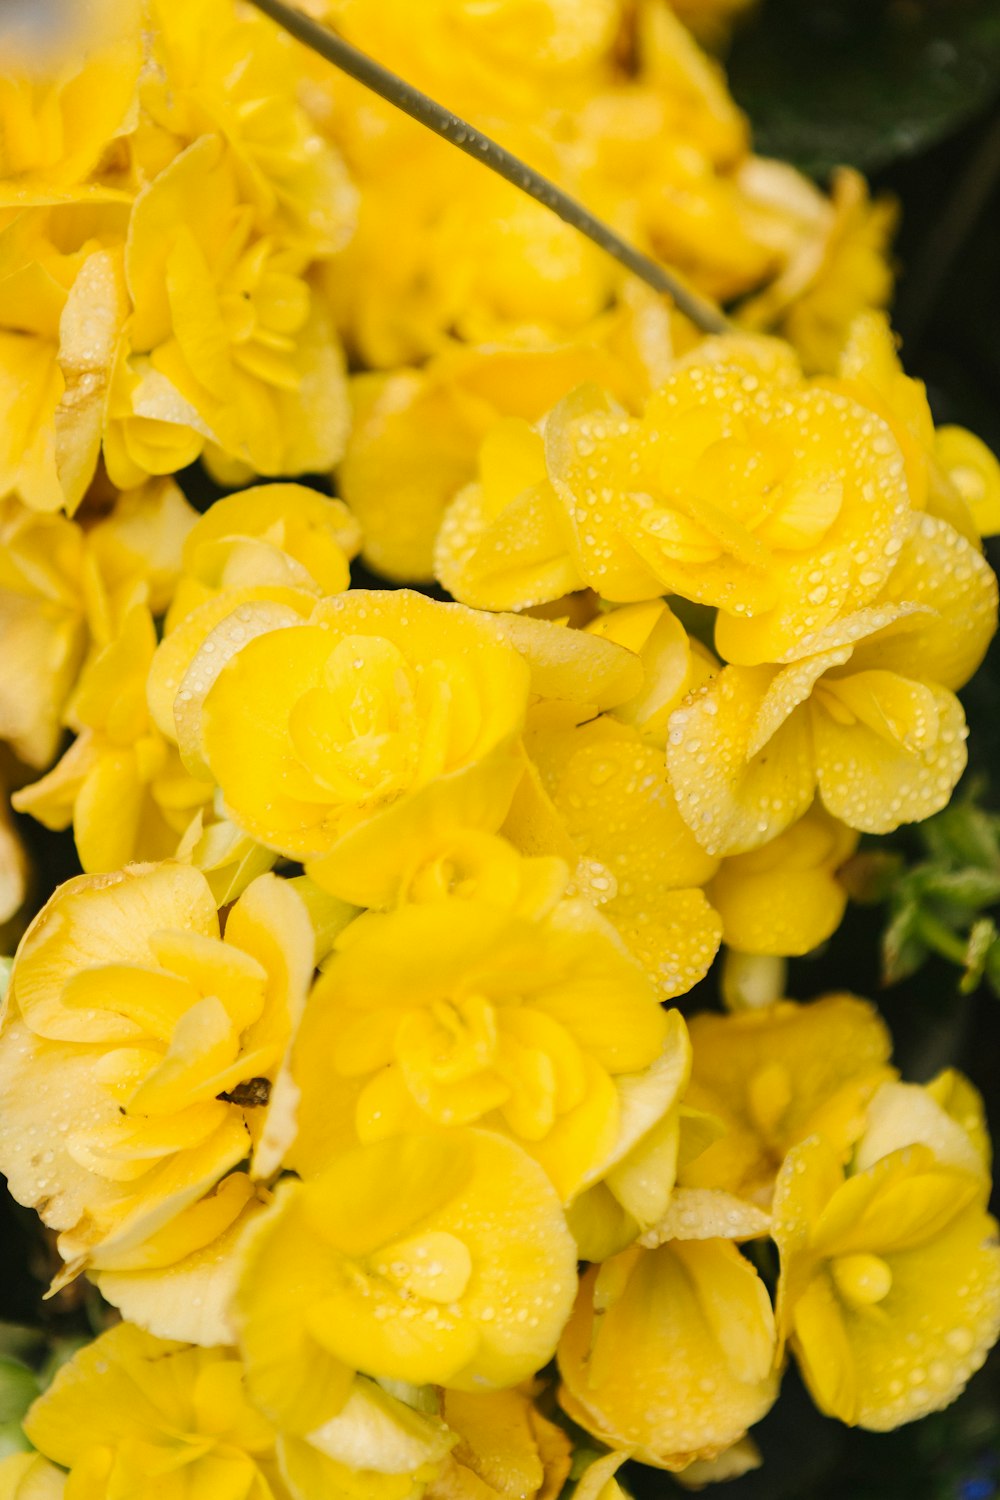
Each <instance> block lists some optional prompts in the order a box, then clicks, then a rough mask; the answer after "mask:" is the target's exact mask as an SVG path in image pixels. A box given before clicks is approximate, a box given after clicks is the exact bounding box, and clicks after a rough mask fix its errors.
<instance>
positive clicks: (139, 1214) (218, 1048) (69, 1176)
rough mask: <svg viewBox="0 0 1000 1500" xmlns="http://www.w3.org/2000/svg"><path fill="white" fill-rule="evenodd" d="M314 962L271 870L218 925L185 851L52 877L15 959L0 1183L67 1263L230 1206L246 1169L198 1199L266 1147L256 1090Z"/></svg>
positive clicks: (180, 1238)
mask: <svg viewBox="0 0 1000 1500" xmlns="http://www.w3.org/2000/svg"><path fill="white" fill-rule="evenodd" d="M312 966H313V934H312V928H311V926H310V924H309V919H308V916H307V914H306V911H305V908H304V907H303V906H302V904H301V902H300V901H299V899H298V897H297V896H296V895H295V893H294V891H293V890H292V889H291V888H290V886H289V885H288V884H287V883H286V882H283V881H281V880H278V879H277V878H276V877H274V876H272V875H265V876H263V877H261V879H259V880H257V881H255V882H254V884H253V885H252V886H251V887H250V888H249V889H248V890H247V891H246V892H245V894H244V895H243V896H242V897H241V898H240V900H239V901H238V902H237V903H236V905H235V906H234V907H232V909H231V910H230V912H229V914H228V919H227V922H226V929H225V936H224V938H223V937H220V927H219V917H218V913H217V911H216V906H215V901H214V900H213V898H212V895H211V891H210V890H209V887H208V884H207V882H206V881H205V878H204V876H202V875H201V874H200V873H199V872H198V871H197V870H194V869H192V868H191V867H189V866H186V865H180V864H164V865H159V866H149V865H146V866H143V865H137V866H133V867H132V868H130V869H129V870H126V871H124V872H122V873H121V874H116V875H108V876H80V877H78V878H77V879H75V880H71V881H69V882H68V883H67V884H66V885H64V886H61V887H60V888H59V889H58V890H57V891H56V894H55V895H54V896H53V897H52V899H51V900H50V901H49V903H48V904H47V905H46V906H45V908H44V909H43V911H42V912H41V914H40V915H39V916H38V917H37V918H36V920H35V922H34V923H33V924H32V926H31V927H30V929H29V930H28V933H27V934H26V936H25V938H24V940H23V942H22V943H21V946H20V948H19V950H18V954H17V957H16V959H15V963H14V970H13V975H12V980H11V991H10V996H9V999H8V1011H7V1014H6V1016H5V1020H4V1026H3V1033H2V1038H0V1067H2V1070H3V1075H4V1083H5V1093H6V1106H5V1109H4V1113H3V1120H2V1135H0V1152H2V1160H3V1167H4V1170H5V1171H6V1173H7V1176H8V1179H9V1181H10V1187H11V1191H12V1192H13V1193H14V1195H15V1196H16V1197H17V1198H18V1199H19V1201H21V1202H23V1203H27V1204H31V1205H32V1206H33V1207H35V1208H36V1210H37V1211H38V1212H39V1213H40V1214H41V1216H42V1217H43V1219H44V1220H45V1222H46V1223H47V1224H50V1225H51V1226H52V1227H53V1228H55V1229H58V1230H60V1231H62V1233H61V1236H60V1241H59V1244H60V1249H61V1250H62V1253H63V1255H64V1258H65V1259H67V1260H68V1261H70V1262H71V1264H72V1267H73V1268H74V1269H82V1268H83V1267H84V1266H86V1265H90V1266H94V1267H96V1268H97V1269H98V1270H101V1269H102V1268H106V1269H108V1270H128V1269H130V1268H133V1267H134V1268H140V1269H141V1268H142V1267H143V1266H145V1265H147V1264H149V1263H151V1264H152V1265H154V1266H155V1265H156V1264H157V1263H159V1264H170V1263H171V1261H172V1260H174V1261H176V1260H178V1259H180V1258H182V1257H183V1256H184V1255H186V1254H188V1253H190V1252H191V1251H192V1250H195V1249H198V1248H200V1247H201V1246H202V1245H204V1244H205V1243H207V1241H208V1240H210V1239H212V1238H214V1237H215V1236H216V1235H217V1234H218V1233H220V1232H221V1230H222V1229H223V1228H225V1227H227V1226H228V1224H229V1223H231V1222H232V1221H233V1219H234V1218H235V1217H236V1215H237V1214H238V1213H239V1212H241V1211H242V1209H243V1208H244V1207H245V1205H246V1203H247V1200H248V1193H249V1188H248V1186H247V1185H246V1179H245V1178H244V1179H242V1181H243V1184H244V1186H243V1188H242V1189H240V1190H239V1191H238V1190H237V1189H239V1188H240V1184H239V1182H236V1183H235V1184H232V1185H231V1186H230V1188H229V1189H228V1190H227V1194H226V1195H223V1197H222V1198H221V1199H220V1200H219V1201H217V1202H216V1201H213V1202H212V1203H211V1204H210V1205H209V1206H207V1207H206V1206H205V1205H204V1204H203V1203H200V1202H199V1200H202V1199H203V1198H204V1195H205V1194H206V1193H207V1192H209V1191H210V1190H211V1189H212V1188H213V1187H214V1186H215V1185H216V1184H217V1183H219V1182H220V1180H221V1179H222V1178H223V1177H224V1176H225V1175H226V1173H227V1172H228V1171H229V1170H230V1169H231V1168H232V1167H234V1166H236V1165H237V1164H238V1163H239V1162H241V1161H243V1160H244V1159H245V1158H246V1157H248V1156H251V1155H253V1156H254V1157H255V1161H256V1166H257V1169H258V1170H261V1169H263V1170H264V1171H265V1172H270V1171H272V1170H273V1168H274V1165H276V1163H275V1161H274V1159H273V1158H274V1155H275V1146H274V1144H273V1142H272V1141H271V1140H270V1139H269V1137H268V1128H269V1124H270V1123H271V1122H272V1115H273V1114H275V1102H276V1101H271V1104H270V1106H269V1103H268V1101H269V1099H270V1094H271V1090H272V1086H274V1085H275V1082H276V1080H278V1079H279V1070H280V1068H281V1064H282V1061H283V1058H284V1054H285V1050H286V1048H287V1046H288V1043H289V1040H290V1037H291V1034H292V1031H293V1028H294V1026H295V1024H296V1022H297V1019H298V1015H299V1013H300V1011H301V1009H302V1005H303V1002H304V999H305V992H306V988H307V987H308V983H309V980H310V977H311V974H312ZM280 1114H281V1111H280V1110H278V1111H277V1114H276V1118H279V1119H280ZM185 1210H190V1212H189V1216H188V1218H187V1219H185V1220H184V1222H183V1223H182V1224H181V1225H180V1226H179V1227H178V1228H176V1229H175V1230H172V1231H171V1233H170V1234H169V1235H168V1236H167V1241H166V1242H165V1243H164V1242H162V1241H161V1242H160V1244H159V1245H158V1246H157V1250H156V1253H155V1254H152V1253H151V1254H150V1256H149V1257H147V1258H146V1259H144V1249H143V1247H144V1245H145V1244H146V1243H147V1242H148V1241H150V1239H151V1237H155V1236H156V1235H157V1233H158V1232H161V1231H166V1229H167V1227H168V1226H170V1225H171V1224H172V1221H174V1220H176V1219H177V1216H178V1215H182V1214H183V1213H184V1211H185ZM220 1221H221V1222H220ZM161 1256H162V1257H163V1258H162V1259H160V1257H161Z"/></svg>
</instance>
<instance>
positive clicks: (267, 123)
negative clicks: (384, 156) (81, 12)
mask: <svg viewBox="0 0 1000 1500" xmlns="http://www.w3.org/2000/svg"><path fill="white" fill-rule="evenodd" d="M86 11H87V16H86V21H85V23H84V22H82V23H81V24H83V25H84V27H85V32H86V40H85V44H84V45H83V46H81V42H80V37H79V36H78V35H77V34H76V29H75V28H67V30H66V32H65V34H64V35H61V36H60V39H59V41H58V42H57V43H53V45H52V47H51V48H49V49H46V50H43V51H42V52H41V53H40V54H38V53H35V52H33V51H31V50H26V51H25V52H24V54H23V55H18V52H17V50H16V49H15V50H14V52H13V54H12V56H11V57H10V59H9V64H8V57H7V49H6V44H5V72H6V74H7V76H5V79H4V81H3V84H2V85H0V142H2V145H0V399H2V405H3V409H4V412H5V418H4V425H3V431H2V434H0V496H6V495H8V494H15V495H17V496H18V497H19V498H20V499H21V500H22V501H23V502H24V503H25V504H27V505H28V506H30V507H31V508H32V509H35V510H39V511H43V512H47V511H56V510H59V509H61V508H63V507H65V509H66V510H68V511H69V512H70V513H72V512H73V511H74V510H75V509H76V507H77V506H78V505H79V504H80V503H81V501H82V500H83V498H84V496H85V494H86V492H87V490H88V487H89V485H90V483H91V480H92V479H93V477H94V474H95V471H96V469H97V466H98V462H99V460H100V459H101V457H102V456H103V463H104V465H105V466H106V468H107V472H108V474H109V475H110V477H111V479H112V481H113V482H114V484H115V485H117V486H118V487H119V488H120V489H123V490H128V489H132V488H134V487H136V486H138V485H140V484H141V483H142V482H143V481H144V480H145V479H146V478H147V477H148V476H150V475H165V474H172V473H174V472H175V471H176V470H178V469H181V468H183V467H184V466H185V465H186V464H189V463H191V462H192V461H193V460H194V459H196V458H198V457H199V455H201V454H203V453H206V454H208V455H210V456H214V457H215V458H216V460H217V462H219V463H220V464H223V465H228V466H229V467H231V466H232V465H234V464H235V465H238V466H249V467H250V468H251V469H252V470H255V471H257V472H259V473H262V474H279V473H289V472H292V473H297V472H301V471H303V470H322V469H326V468H329V467H330V465H331V464H332V463H333V462H334V461H335V460H336V459H337V458H338V457H339V456H340V452H341V450H342V447H343V439H344V433H345V424H346V415H347V412H346V395H345V386H344V373H343V359H342V355H341V353H340V348H339V343H338V340H337V337H336V334H335V332H334V329H333V325H332V319H331V315H330V311H329V308H328V306H327V304H326V301H325V299H324V298H323V297H322V296H320V295H319V294H318V293H317V292H316V291H315V290H314V288H313V285H312V278H313V277H314V275H315V273H316V270H317V267H318V266H320V265H321V264H322V263H323V262H324V261H325V260H327V259H328V258H329V257H330V256H332V255H333V254H334V253H335V252H336V251H338V250H339V249H340V247H341V245H342V244H343V242H344V240H345V239H346V238H347V237H348V235H349V234H350V232H351V228H352V225H353V219H354V213H355V191H354V189H353V187H352V186H351V185H350V183H349V181H348V178H347V174H346V171H345V169H344V167H343V165H342V163H341V161H340V158H339V156H338V155H337V153H336V151H335V150H334V148H333V147H332V146H331V145H330V144H329V143H328V142H327V141H326V140H325V139H324V137H323V136H322V134H321V133H320V132H319V130H318V129H317V127H316V125H315V123H314V122H313V121H312V120H311V118H310V117H309V115H308V114H307V113H306V111H305V110H304V109H303V108H302V106H301V105H300V103H299V101H298V93H299V91H300V89H301V88H302V87H303V85H304V74H303V64H302V59H301V58H300V56H299V54H298V52H297V50H296V49H295V48H294V47H293V45H292V43H291V42H290V41H288V39H286V38H283V37H282V36H281V35H279V33H278V32H277V31H276V30H275V28H274V27H273V26H271V25H269V24H268V23H267V22H266V21H264V20H263V18H261V17H255V16H254V14H253V13H252V12H249V11H247V10H244V9H243V8H242V7H240V6H237V5H236V4H235V3H234V0H213V3H212V4H211V5H209V6H207V7H206V6H204V5H201V4H198V3H194V0H181V3H180V4H175V3H173V0H171V3H160V0H128V3H126V4H123V5H121V4H114V3H110V0H95V3H94V4H92V5H89V6H87V7H86ZM8 67H9V71H8Z"/></svg>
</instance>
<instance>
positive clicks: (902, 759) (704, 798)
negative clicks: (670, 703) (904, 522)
mask: <svg viewBox="0 0 1000 1500" xmlns="http://www.w3.org/2000/svg"><path fill="white" fill-rule="evenodd" d="M996 609H997V585H996V578H995V577H994V575H993V573H992V571H991V569H990V568H989V567H988V566H987V564H986V563H985V562H984V560H983V558H982V556H981V554H980V553H979V552H978V550H977V549H976V548H975V547H973V546H972V545H971V544H970V543H969V542H967V541H966V540H965V538H964V537H961V536H959V534H958V532H956V531H955V530H953V528H952V527H951V526H949V525H948V524H947V522H945V521H940V520H937V519H936V518H935V517H932V516H928V515H926V514H923V515H921V514H917V515H914V516H913V517H912V519H911V523H910V528H909V532H908V535H907V538H906V541H905V542H904V543H903V544H902V546H901V549H900V551H899V552H898V554H897V555H896V559H895V567H894V569H893V571H892V573H891V575H890V577H889V579H888V581H887V583H886V584H885V585H884V586H883V589H882V591H881V594H880V596H879V598H878V599H877V600H876V601H875V602H874V603H873V604H872V605H871V606H869V607H868V608H867V609H862V610H858V611H857V612H856V613H854V614H851V615H847V616H846V617H845V618H843V619H841V620H839V621H837V622H835V623H834V624H832V625H828V626H827V627H826V628H825V629H822V630H817V631H815V632H814V633H813V634H812V635H810V636H807V637H804V638H803V639H802V641H801V642H800V644H799V645H798V646H797V647H795V648H794V649H793V650H792V651H790V652H789V653H788V654H787V655H786V656H785V657H784V658H783V662H784V663H785V664H784V665H779V666H758V667H744V666H729V667H726V668H724V670H723V671H722V672H720V674H719V675H718V677H716V678H714V679H713V680H712V681H711V682H710V683H708V684H707V685H706V686H704V687H702V688H701V689H699V690H698V691H697V692H696V693H695V694H693V696H692V697H691V698H689V699H688V700H687V702H686V703H685V704H684V705H683V706H682V707H681V708H679V709H676V710H675V712H674V714H673V716H672V718H671V721H670V736H669V744H668V748H667V763H668V766H669V768H670V775H671V779H672V781H673V785H674V788H675V791H676V794H677V802H678V806H679V808H680V811H681V815H682V816H683V818H684V819H685V821H686V822H687V824H688V826H689V827H690V828H691V829H692V830H693V832H694V833H695V836H696V837H697V838H698V840H699V842H701V843H702V844H703V845H704V847H705V848H706V849H708V850H710V851H711V852H713V853H716V854H741V853H745V852H746V851H748V850H750V849H755V848H757V847H758V846H759V845H761V844H764V843H767V842H768V840H770V839H772V838H774V837H775V836H776V835H777V834H779V833H781V832H782V831H783V830H784V829H786V828H788V827H789V825H790V824H792V823H794V822H795V821H796V819H798V818H799V817H801V815H802V814H803V813H804V812H805V811H806V809H807V808H808V807H809V806H810V805H811V803H812V801H813V797H814V795H815V793H816V791H817V789H818V791H819V795H820V797H821V799H822V801H823V804H824V806H825V807H826V809H827V811H828V812H829V813H831V814H832V815H833V816H834V817H835V818H837V819H839V820H840V821H841V822H843V823H846V824H847V825H848V827H850V828H855V829H858V830H860V831H861V832H865V833H887V832H890V831H891V830H892V829H894V828H898V827H899V826H900V824H901V823H913V822H919V821H920V820H921V819H923V818H926V817H929V816H930V814H931V813H934V812H937V811H938V810H939V809H940V808H942V807H943V806H944V805H945V803H946V802H947V801H948V798H949V797H950V796H951V793H952V791H953V790H954V787H955V784H956V782H957V781H958V779H959V777H960V776H961V774H962V771H963V770H964V769H965V762H966V750H965V738H966V734H967V730H966V726H965V716H964V714H963V712H962V706H961V704H960V703H959V701H958V699H957V698H956V697H955V693H954V691H953V690H954V689H956V688H959V687H961V686H962V685H963V684H964V683H965V682H967V681H968V679H969V677H970V676H971V675H972V673H973V672H974V671H975V669H976V667H977V666H978V665H979V663H980V661H981V660H982V658H983V656H984V654H985V652H986V648H987V646H988V645H989V642H990V639H991V637H992V635H993V633H994V631H995V629H996Z"/></svg>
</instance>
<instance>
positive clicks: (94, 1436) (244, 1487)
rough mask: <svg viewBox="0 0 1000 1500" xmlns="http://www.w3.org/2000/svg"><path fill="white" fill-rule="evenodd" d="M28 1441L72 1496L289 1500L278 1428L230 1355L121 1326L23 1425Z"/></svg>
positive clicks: (78, 1361) (79, 1357) (74, 1364)
mask: <svg viewBox="0 0 1000 1500" xmlns="http://www.w3.org/2000/svg"><path fill="white" fill-rule="evenodd" d="M25 1429H26V1431H27V1432H28V1433H29V1434H30V1437H31V1440H32V1442H33V1443H35V1445H36V1446H37V1447H38V1448H39V1449H40V1450H41V1452H42V1453H44V1454H45V1455H46V1456H47V1457H49V1458H51V1459H54V1460H55V1461H56V1462H57V1463H59V1464H61V1465H63V1466H64V1467H65V1468H66V1469H68V1470H69V1471H70V1477H69V1480H68V1492H69V1493H70V1494H71V1495H79V1496H80V1497H81V1500H105V1497H107V1500H110V1497H111V1496H114V1495H119V1494H134V1495H140V1494H143V1493H149V1491H150V1490H151V1489H155V1490H156V1491H157V1492H159V1493H161V1494H162V1495H163V1496H164V1500H168V1497H169V1500H175V1497H176V1500H180V1497H181V1496H182V1495H187V1494H194V1493H196V1492H197V1491H198V1490H202V1491H203V1492H204V1493H206V1494H208V1493H213V1494H217V1495H221V1494H227V1495H229V1494H232V1495H234V1496H235V1495H239V1496H241V1497H242V1496H244V1495H245V1496H246V1497H247V1500H265V1497H268V1496H271V1495H275V1496H287V1495H288V1491H287V1490H286V1489H285V1488H284V1486H283V1485H282V1483H281V1480H280V1478H279V1476H278V1472H277V1465H276V1462H275V1453H274V1440H275V1434H274V1429H273V1428H272V1427H271V1425H270V1424H269V1423H268V1422H267V1420H266V1419H265V1418H264V1417H262V1416H261V1414H260V1413H259V1412H258V1411H255V1410H254V1408H253V1407H252V1406H251V1404H250V1402H249V1401H248V1399H247V1396H246V1393H245V1391H244V1387H243V1371H242V1368H241V1366H240V1362H239V1359H238V1358H237V1357H236V1356H235V1355H234V1354H233V1352H232V1351H231V1350H227V1349H192V1348H189V1347H186V1346H185V1345H183V1344H177V1343H168V1342H165V1341H163V1340H160V1339H155V1338H151V1337H150V1336H149V1335H148V1334H144V1333H141V1332H140V1331H139V1329H137V1328H133V1327H131V1326H130V1325H129V1324H127V1323H123V1324H120V1325H119V1326H118V1327H117V1328H112V1329H110V1330H109V1332H107V1333H104V1334H102V1335H101V1337H100V1338H98V1339H96V1340H95V1341H94V1343H92V1344H88V1345H87V1346H86V1348H84V1349H81V1350H80V1351H79V1353H78V1354H76V1355H74V1357H73V1359H72V1360H71V1361H70V1362H69V1363H68V1364H66V1365H64V1366H63V1367H62V1369H60V1371H59V1372H58V1374H57V1375H56V1378H55V1380H54V1381H53V1383H52V1385H51V1386H50V1388H49V1390H48V1391H46V1392H45V1394H44V1395H42V1396H40V1397H39V1399H38V1400H37V1401H36V1402H35V1404H34V1405H33V1407H32V1408H31V1410H30V1412H29V1413H28V1416H27V1418H26V1420H25Z"/></svg>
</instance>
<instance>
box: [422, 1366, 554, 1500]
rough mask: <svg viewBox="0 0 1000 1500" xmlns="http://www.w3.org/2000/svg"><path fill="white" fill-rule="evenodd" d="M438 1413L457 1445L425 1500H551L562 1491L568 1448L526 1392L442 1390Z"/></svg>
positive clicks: (552, 1423)
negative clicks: (454, 1434)
mask: <svg viewBox="0 0 1000 1500" xmlns="http://www.w3.org/2000/svg"><path fill="white" fill-rule="evenodd" d="M441 1411H442V1415H443V1417H444V1419H445V1421H446V1422H447V1423H448V1426H449V1427H450V1428H451V1430H452V1431H453V1432H454V1433H456V1434H457V1436H458V1443H457V1445H456V1446H455V1447H454V1448H453V1449H452V1452H451V1454H450V1455H449V1457H448V1459H447V1461H446V1463H445V1467H444V1469H443V1470H442V1472H441V1474H440V1476H439V1477H438V1478H437V1479H435V1480H432V1482H431V1485H430V1488H429V1489H428V1490H427V1492H426V1500H513V1497H515V1496H517V1497H518V1500H556V1497H557V1496H558V1495H559V1494H560V1493H561V1492H562V1487H563V1484H564V1483H565V1481H566V1479H567V1477H568V1476H569V1471H570V1461H571V1458H572V1452H573V1449H572V1444H571V1442H570V1440H569V1437H568V1436H567V1434H566V1433H565V1432H564V1431H563V1429H562V1428H561V1427H557V1426H556V1425H555V1423H554V1422H550V1421H548V1420H547V1418H545V1417H543V1416H542V1414H541V1412H540V1411H539V1410H538V1408H537V1406H536V1405H535V1403H534V1401H533V1400H532V1395H531V1393H530V1391H529V1390H527V1389H525V1388H522V1389H520V1390H511V1391H491V1392H489V1393H488V1394H486V1395H479V1394H469V1393H468V1392H465V1391H445V1392H444V1393H443V1397H442V1402H441Z"/></svg>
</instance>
